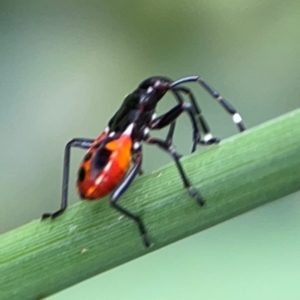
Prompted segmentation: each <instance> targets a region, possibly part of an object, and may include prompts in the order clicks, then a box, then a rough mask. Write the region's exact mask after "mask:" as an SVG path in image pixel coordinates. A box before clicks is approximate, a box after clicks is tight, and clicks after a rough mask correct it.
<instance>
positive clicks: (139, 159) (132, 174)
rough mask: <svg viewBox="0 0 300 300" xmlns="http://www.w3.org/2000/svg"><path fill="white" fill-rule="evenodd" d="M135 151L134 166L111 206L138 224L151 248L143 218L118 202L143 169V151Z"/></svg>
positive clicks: (147, 245)
mask: <svg viewBox="0 0 300 300" xmlns="http://www.w3.org/2000/svg"><path fill="white" fill-rule="evenodd" d="M135 151H136V153H135V155H136V158H135V163H134V166H133V167H132V169H131V170H130V171H129V173H128V174H127V176H126V177H125V178H124V179H123V181H122V182H121V184H120V185H119V186H118V187H117V188H116V189H115V191H114V192H113V193H112V195H111V197H110V204H111V206H112V207H113V208H114V209H116V210H117V211H118V212H120V213H121V214H123V215H125V216H126V217H128V218H130V219H131V220H133V221H134V222H135V223H136V224H137V226H138V228H139V231H140V235H141V237H142V240H143V243H144V245H145V247H150V242H149V239H148V237H147V231H146V228H145V225H144V223H143V221H142V220H141V218H140V217H139V216H137V215H135V214H133V213H132V212H130V211H128V210H127V209H125V208H123V207H122V206H120V205H119V204H118V200H119V199H120V197H121V196H122V194H123V193H124V192H125V191H126V190H127V188H128V187H129V185H130V184H131V182H132V181H133V179H134V178H135V177H136V176H137V174H138V173H139V170H140V168H141V165H142V151H141V148H140V149H138V150H135Z"/></svg>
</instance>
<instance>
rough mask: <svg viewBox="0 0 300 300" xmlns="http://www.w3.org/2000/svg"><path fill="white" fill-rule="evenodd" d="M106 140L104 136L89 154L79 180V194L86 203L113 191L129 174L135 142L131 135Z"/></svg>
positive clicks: (81, 169) (96, 141)
mask: <svg viewBox="0 0 300 300" xmlns="http://www.w3.org/2000/svg"><path fill="white" fill-rule="evenodd" d="M106 140H107V135H106V133H102V134H101V135H100V137H99V138H97V140H95V142H94V143H93V145H92V146H91V148H90V149H89V150H88V152H87V153H86V155H85V157H84V159H83V161H82V163H81V165H80V168H79V171H78V179H77V190H78V193H79V194H80V196H81V197H82V198H83V199H89V200H94V199H98V198H101V197H104V196H106V195H107V194H109V193H110V192H112V191H113V190H114V188H115V187H116V186H117V185H118V184H119V183H120V182H121V180H122V179H123V177H124V176H125V174H126V173H127V171H128V169H129V166H130V162H131V147H132V141H131V137H130V135H128V134H122V135H121V136H120V137H118V138H117V139H114V140H108V141H106Z"/></svg>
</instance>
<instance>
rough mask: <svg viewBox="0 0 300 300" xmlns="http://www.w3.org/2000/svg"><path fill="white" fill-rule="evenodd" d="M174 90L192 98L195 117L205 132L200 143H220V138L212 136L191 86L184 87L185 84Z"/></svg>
mask: <svg viewBox="0 0 300 300" xmlns="http://www.w3.org/2000/svg"><path fill="white" fill-rule="evenodd" d="M172 91H173V93H178V92H182V93H184V94H185V95H186V96H187V97H188V98H189V99H190V102H191V104H192V107H193V109H194V114H195V118H196V120H197V121H198V123H199V125H200V128H201V129H202V131H203V133H204V137H203V140H199V144H202V145H211V144H217V143H219V142H220V139H219V138H216V137H213V136H212V134H211V131H210V128H209V126H208V123H207V121H206V120H205V118H204V116H203V115H202V110H201V108H200V106H199V105H198V103H197V100H196V97H195V96H194V94H193V92H192V91H191V90H190V89H189V88H187V87H184V86H177V87H175V88H173V90H172Z"/></svg>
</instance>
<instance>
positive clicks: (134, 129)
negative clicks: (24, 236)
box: [42, 76, 245, 247]
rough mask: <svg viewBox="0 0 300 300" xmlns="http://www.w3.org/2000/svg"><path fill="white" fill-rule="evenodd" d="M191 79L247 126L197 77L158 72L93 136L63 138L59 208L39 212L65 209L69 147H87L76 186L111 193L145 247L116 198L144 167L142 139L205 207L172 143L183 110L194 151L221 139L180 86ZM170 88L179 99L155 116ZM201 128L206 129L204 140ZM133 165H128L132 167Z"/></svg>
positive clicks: (87, 193) (85, 195)
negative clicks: (167, 159)
mask: <svg viewBox="0 0 300 300" xmlns="http://www.w3.org/2000/svg"><path fill="white" fill-rule="evenodd" d="M189 82H198V83H199V84H200V85H201V86H202V87H203V88H204V89H205V90H206V91H207V92H208V93H209V94H210V95H211V96H213V97H214V98H215V99H216V100H217V101H218V102H219V103H220V104H221V105H222V107H223V108H224V109H225V110H226V111H227V112H228V113H229V114H231V115H232V118H233V121H234V123H235V124H236V125H237V127H238V129H239V130H240V131H244V130H245V126H244V123H243V121H242V119H241V117H240V115H239V114H238V113H237V112H236V110H235V108H234V107H233V106H232V105H231V104H230V103H229V102H228V101H227V100H225V99H224V98H223V97H222V96H221V95H220V94H219V93H218V92H217V91H216V90H214V89H213V88H212V87H210V86H209V85H208V84H207V83H206V82H204V81H203V80H202V79H201V78H200V77H199V76H190V77H185V78H182V79H179V80H177V81H172V80H171V79H169V78H166V77H161V76H155V77H150V78H148V79H146V80H144V81H143V82H142V83H141V84H140V85H139V86H138V87H137V89H136V90H134V91H133V92H132V93H131V94H129V95H128V96H127V97H126V98H125V99H124V101H123V103H122V105H121V107H120V108H119V110H118V111H117V112H116V113H115V115H114V116H113V117H112V118H111V119H110V121H109V123H108V126H107V128H106V129H105V131H104V132H102V133H101V135H100V136H99V137H98V138H97V139H95V140H92V139H85V138H84V139H82V138H75V139H72V140H71V141H70V142H69V143H67V145H66V147H65V156H64V169H63V184H62V199H61V208H60V209H59V210H58V211H56V212H54V213H45V214H43V216H42V219H45V218H48V217H50V218H52V219H54V218H56V217H58V216H59V215H60V214H62V213H63V212H64V211H65V209H66V208H67V199H68V181H69V164H70V153H71V148H74V147H77V148H82V149H88V151H87V153H86V155H85V156H84V158H83V161H82V163H81V165H80V168H79V171H78V178H77V190H78V193H79V195H80V197H81V198H82V199H87V200H95V199H98V198H101V197H104V196H106V195H107V194H109V193H111V196H110V203H111V205H112V207H113V208H115V209H116V210H117V211H119V212H120V213H121V214H123V215H125V216H127V217H128V218H130V219H132V220H133V221H135V222H136V224H137V225H138V227H139V231H140V234H141V236H142V239H143V242H144V245H145V246H146V247H149V246H150V242H149V239H148V237H147V232H146V228H145V226H144V223H143V221H142V220H141V219H140V217H139V216H138V215H135V214H133V213H132V212H130V211H128V210H127V209H125V208H123V207H122V206H120V205H119V202H118V200H119V199H120V197H121V195H122V194H123V193H124V192H125V191H126V190H127V188H128V187H129V185H130V184H131V182H132V181H133V179H134V178H135V177H136V176H137V175H138V174H139V173H141V172H142V171H141V165H142V142H144V143H147V144H152V145H156V146H158V147H159V148H161V149H162V150H164V151H166V152H168V153H169V154H170V155H171V157H172V158H173V160H174V162H175V164H176V166H177V168H178V171H179V174H180V177H181V179H182V181H183V185H184V187H185V188H186V190H187V192H188V193H189V194H190V196H191V197H192V198H194V199H195V200H196V202H197V203H198V204H199V205H200V206H203V205H204V204H205V202H204V200H203V199H202V197H201V196H200V194H199V193H198V192H197V191H196V190H195V189H194V188H193V187H192V185H191V183H190V181H189V179H188V177H187V175H186V174H185V171H184V169H183V167H182V165H181V163H180V155H179V154H178V153H177V152H176V150H175V148H174V147H173V144H172V139H173V134H174V129H175V122H176V119H177V118H178V117H179V115H180V114H181V113H183V112H187V114H188V115H189V117H190V120H191V124H192V128H193V147H192V152H193V151H195V149H196V147H197V145H198V144H200V145H209V144H213V143H218V142H219V139H217V138H215V137H213V136H212V134H211V133H210V130H209V127H208V124H207V122H206V121H205V119H204V117H203V115H202V113H201V109H200V107H199V106H198V103H197V101H196V98H195V96H194V94H193V93H192V91H191V90H190V89H189V88H187V87H185V86H182V84H183V83H189ZM168 91H170V92H172V93H173V95H174V97H175V99H176V101H177V102H178V104H177V105H175V106H174V107H173V108H171V109H170V110H169V111H167V112H166V113H164V114H162V115H160V116H156V114H155V109H156V106H157V104H158V102H159V101H160V100H161V99H162V98H163V96H164V95H165V94H166V92H168ZM184 95H185V96H187V97H188V99H189V101H184V98H183V96H184ZM166 126H170V127H169V131H168V134H167V137H166V139H158V138H154V137H151V136H150V131H151V130H158V129H161V128H164V127H166ZM201 131H202V132H203V133H204V137H203V139H202V138H201ZM131 164H132V168H131V169H130V166H131Z"/></svg>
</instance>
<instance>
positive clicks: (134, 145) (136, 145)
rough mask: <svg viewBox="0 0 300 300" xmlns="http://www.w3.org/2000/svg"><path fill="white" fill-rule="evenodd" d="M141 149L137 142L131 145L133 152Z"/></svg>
mask: <svg viewBox="0 0 300 300" xmlns="http://www.w3.org/2000/svg"><path fill="white" fill-rule="evenodd" d="M140 147H141V144H140V143H139V142H134V144H133V149H134V150H137V149H139V148H140Z"/></svg>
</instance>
